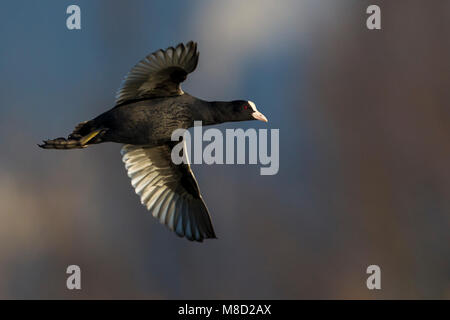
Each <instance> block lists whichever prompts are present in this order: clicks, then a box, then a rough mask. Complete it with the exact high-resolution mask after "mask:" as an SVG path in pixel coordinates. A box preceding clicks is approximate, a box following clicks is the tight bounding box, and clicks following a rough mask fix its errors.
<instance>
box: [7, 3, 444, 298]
mask: <svg viewBox="0 0 450 320" xmlns="http://www.w3.org/2000/svg"><path fill="white" fill-rule="evenodd" d="M70 4H77V5H79V6H80V7H81V25H82V29H81V30H79V31H69V30H68V29H67V28H66V18H67V16H68V15H67V14H66V8H67V6H69V5H70ZM370 4H377V5H379V6H380V7H381V11H382V12H381V19H382V30H378V31H369V30H368V29H367V28H366V19H367V17H368V15H367V14H366V8H367V6H368V5H370ZM191 39H192V40H195V41H198V42H199V50H200V53H201V54H200V62H199V66H198V68H197V71H196V72H195V73H193V74H192V75H191V76H190V78H189V79H188V81H187V82H186V83H185V84H184V86H183V88H184V90H185V91H187V92H189V93H191V94H193V95H196V96H198V97H200V98H204V99H210V100H234V99H249V100H253V101H255V103H256V104H257V105H258V108H259V109H260V110H261V111H262V112H263V113H264V114H265V115H266V116H267V117H268V118H269V123H268V125H266V124H264V123H254V122H251V123H239V126H240V127H243V128H249V127H256V128H266V127H268V128H279V129H280V171H279V173H278V175H275V176H260V175H259V167H257V166H249V165H246V166H243V165H240V166H239V165H227V166H225V165H215V166H207V165H196V166H194V167H193V169H194V171H195V174H196V176H197V178H198V180H199V183H200V186H201V189H202V192H203V195H204V198H205V200H206V202H207V204H208V207H209V208H210V211H211V214H212V217H213V222H214V225H215V228H216V232H217V235H218V237H219V239H218V240H214V241H206V242H205V243H202V244H198V243H191V242H188V241H186V240H185V239H181V238H178V237H176V236H175V235H174V234H173V233H171V232H169V231H168V229H166V228H165V227H163V226H162V225H160V224H159V223H158V222H157V221H156V220H155V219H154V218H152V217H151V215H150V214H149V213H148V212H147V211H146V210H145V208H144V207H142V206H141V205H140V202H139V199H138V197H137V196H136V195H135V193H134V191H133V189H132V187H131V185H130V181H129V178H128V177H127V175H126V172H125V169H124V166H123V164H122V161H121V157H120V154H119V150H120V146H119V145H114V144H103V145H98V146H95V147H92V148H88V149H85V150H75V151H67V152H61V151H45V150H42V149H39V148H38V147H37V146H36V143H39V142H40V140H42V139H46V138H54V137H59V136H64V135H67V134H68V133H70V131H71V130H72V129H73V126H74V125H75V124H77V123H78V122H80V121H83V120H88V119H91V118H93V117H95V116H96V115H98V114H99V113H101V112H103V111H105V110H107V109H109V108H111V107H112V106H113V104H114V94H115V91H116V90H117V88H118V86H119V84H120V82H121V79H122V78H123V76H124V75H125V74H126V73H127V72H128V70H129V69H130V68H131V67H132V66H133V65H134V64H135V63H136V62H138V61H139V60H140V59H141V58H142V57H144V56H145V55H146V54H148V53H150V52H152V51H154V50H157V49H159V48H166V47H168V46H171V45H175V44H177V43H179V42H186V41H188V40H191ZM0 40H1V46H0V70H1V75H2V77H1V78H0V146H1V157H0V298H8V299H14V298H21V299H22V298H39V299H48V298H63V299H76V298H125V299H128V298H145V299H147V298H150V299H152V298H157V299H173V298H178V299H222V298H232V299H240V298H257V299H266V298H268V299H304V298H320V299H329V298H343V299H361V298H370V299H372V298H374V299H377V298H385V299H390V298H399V299H404V298H446V299H449V298H450V234H449V230H450V228H449V227H450V215H449V213H450V169H449V164H450V148H449V141H450V121H449V120H450V109H449V99H450V90H449V87H450V63H449V57H450V1H446V0H442V1H440V0H434V1H413V0H408V1H406V0H404V1H379V0H378V1H362V0H353V1H350V0H342V1H335V0H329V1H324V0H321V1H317V0H310V1H297V0H295V1H294V0H292V1H288V0H285V1H275V0H272V1H266V0H264V1H263V0H258V1H256V0H255V1H248V0H247V1H204V0H199V1H171V2H170V3H168V2H167V1H106V0H104V1H86V0H85V1H81V0H77V1H2V3H1V4H0ZM219 127H220V128H221V129H224V128H234V127H236V124H231V125H230V124H228V125H221V126H219ZM70 264H77V265H79V266H80V267H81V270H82V290H80V291H69V290H67V289H66V278H67V275H66V273H65V271H66V268H67V266H68V265H70ZM371 264H377V265H379V266H380V267H381V271H382V278H381V279H382V280H381V281H382V289H381V290H374V291H369V290H368V289H367V288H366V278H367V276H368V275H367V274H366V268H367V266H368V265H371Z"/></svg>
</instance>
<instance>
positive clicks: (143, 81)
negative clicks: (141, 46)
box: [116, 41, 199, 105]
mask: <svg viewBox="0 0 450 320" xmlns="http://www.w3.org/2000/svg"><path fill="white" fill-rule="evenodd" d="M198 55H199V54H198V51H197V44H196V43H195V42H192V41H190V42H188V43H187V44H186V45H184V44H183V43H180V44H179V45H177V46H176V48H173V47H170V48H167V49H166V50H158V51H156V52H153V53H151V54H149V55H148V56H146V57H145V58H144V59H142V60H141V61H140V62H139V63H138V64H136V65H135V66H134V67H133V69H131V70H130V72H129V73H128V74H127V75H126V77H125V79H124V80H123V82H122V85H121V86H120V88H119V90H118V91H117V93H116V105H119V104H122V103H124V102H126V101H128V100H135V99H142V98H152V97H168V96H176V95H181V94H183V91H182V90H181V87H180V83H181V82H183V81H184V80H185V79H186V77H187V75H188V74H189V73H191V72H192V71H194V70H195V68H196V67H197V63H198Z"/></svg>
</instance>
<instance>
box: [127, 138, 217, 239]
mask: <svg viewBox="0 0 450 320" xmlns="http://www.w3.org/2000/svg"><path fill="white" fill-rule="evenodd" d="M183 152H186V148H185V147H184V150H183ZM121 153H122V155H123V158H122V160H123V162H124V163H125V167H126V169H127V171H128V176H129V177H130V178H131V184H132V186H133V187H134V189H135V191H136V193H137V194H138V195H139V196H140V198H141V203H142V204H143V205H145V206H146V207H147V209H148V210H149V211H151V212H152V215H153V216H154V217H155V218H157V219H159V221H160V222H161V223H162V224H165V225H166V226H167V227H169V228H170V229H171V230H172V231H174V232H175V233H176V234H177V235H179V236H180V237H183V236H184V237H186V238H188V239H189V240H196V241H202V240H203V239H206V238H215V237H216V236H215V233H214V229H213V226H212V224H211V218H210V216H209V213H208V209H207V208H206V205H205V203H204V202H203V199H202V196H201V195H200V190H199V188H198V185H197V181H196V180H195V177H194V174H193V173H192V170H191V168H190V165H189V164H188V163H187V164H183V163H181V164H180V165H175V164H174V163H173V162H172V160H171V147H170V145H163V146H159V147H152V148H149V147H145V146H136V145H129V144H128V145H124V147H123V148H122V150H121ZM186 159H187V155H186Z"/></svg>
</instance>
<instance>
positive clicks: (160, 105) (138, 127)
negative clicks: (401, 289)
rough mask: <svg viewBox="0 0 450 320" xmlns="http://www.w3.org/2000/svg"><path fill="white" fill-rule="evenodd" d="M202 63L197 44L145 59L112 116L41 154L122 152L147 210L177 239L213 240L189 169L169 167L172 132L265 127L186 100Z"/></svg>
mask: <svg viewBox="0 0 450 320" xmlns="http://www.w3.org/2000/svg"><path fill="white" fill-rule="evenodd" d="M197 63H198V51H197V44H195V43H194V42H189V43H187V44H186V45H184V44H179V45H178V46H176V47H175V48H173V47H170V48H168V49H166V50H164V51H163V50H158V51H156V52H154V53H152V54H150V55H148V56H147V57H145V58H144V59H143V60H142V61H140V62H139V63H138V64H137V65H136V66H135V67H134V68H133V69H132V70H131V71H130V72H129V73H128V75H127V76H126V77H125V80H124V81H123V83H122V86H121V87H120V89H119V91H118V92H117V95H116V105H115V106H114V107H113V108H112V109H110V110H108V111H106V112H105V113H103V114H101V115H99V116H98V117H96V118H94V119H92V120H90V121H85V122H82V123H80V124H79V125H77V126H76V127H75V129H74V131H73V132H72V133H71V134H70V135H69V136H68V138H67V139H65V138H57V139H54V140H47V141H44V143H43V144H42V145H40V147H42V148H44V149H76V148H85V147H87V146H89V145H92V144H97V143H102V142H116V143H122V144H125V146H124V147H123V148H122V151H121V152H122V155H123V161H124V163H125V167H126V169H127V171H128V176H129V177H130V178H131V183H132V185H133V187H134V188H135V191H136V193H137V194H138V195H139V196H140V197H141V202H142V204H143V205H145V206H146V207H147V209H148V210H150V211H151V212H152V214H153V216H155V217H156V218H158V219H159V220H160V222H161V223H163V224H165V225H167V226H168V227H169V228H170V229H171V230H173V231H174V232H176V234H177V235H179V236H185V237H186V238H187V239H189V240H196V241H202V240H203V239H206V238H215V237H216V236H215V233H214V229H213V227H212V224H211V219H210V215H209V213H208V209H207V208H206V205H205V203H204V201H203V199H202V196H201V194H200V190H199V187H198V184H197V181H196V180H195V177H194V174H193V173H192V170H191V168H190V165H189V164H183V163H182V164H179V165H175V164H174V163H173V162H172V161H171V157H170V154H171V148H172V147H173V145H174V142H172V141H171V135H172V132H173V131H174V130H176V129H179V128H183V129H187V128H190V127H192V126H193V125H194V121H200V120H201V121H202V123H203V125H213V124H218V123H223V122H227V121H245V120H255V119H257V120H262V121H267V119H266V118H265V117H264V115H262V114H261V113H260V112H259V111H258V110H256V106H255V104H254V103H253V102H251V101H244V100H236V101H230V102H220V101H213V102H208V101H204V100H201V99H198V98H196V97H193V96H191V95H189V94H187V93H184V92H183V91H182V90H181V87H180V83H181V82H183V81H184V80H185V79H186V77H187V75H188V74H189V73H191V72H192V71H194V70H195V68H196V66H197ZM184 152H185V151H184Z"/></svg>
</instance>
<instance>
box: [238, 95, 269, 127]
mask: <svg viewBox="0 0 450 320" xmlns="http://www.w3.org/2000/svg"><path fill="white" fill-rule="evenodd" d="M232 104H233V110H232V113H233V118H234V121H246V120H260V121H264V122H268V120H267V118H266V117H265V116H264V115H263V114H262V113H261V112H259V111H258V109H256V105H255V103H253V102H252V101H245V100H237V101H233V102H232Z"/></svg>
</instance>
